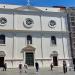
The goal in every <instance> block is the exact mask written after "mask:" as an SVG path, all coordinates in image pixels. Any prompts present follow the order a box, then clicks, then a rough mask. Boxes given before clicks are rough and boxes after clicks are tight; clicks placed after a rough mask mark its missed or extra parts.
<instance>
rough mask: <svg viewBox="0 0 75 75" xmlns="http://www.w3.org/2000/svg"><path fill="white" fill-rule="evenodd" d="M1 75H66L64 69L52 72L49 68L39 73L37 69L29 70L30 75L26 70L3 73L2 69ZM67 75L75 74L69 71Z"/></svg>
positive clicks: (11, 70) (55, 69)
mask: <svg viewBox="0 0 75 75" xmlns="http://www.w3.org/2000/svg"><path fill="white" fill-rule="evenodd" d="M0 75H64V73H63V71H62V68H54V69H53V71H50V69H49V68H42V69H40V70H39V72H36V71H35V69H33V68H29V70H28V73H25V72H24V70H23V71H22V73H20V72H19V70H18V69H7V71H2V70H1V69H0ZM65 75H75V72H74V71H73V70H72V71H68V72H67V73H66V74H65Z"/></svg>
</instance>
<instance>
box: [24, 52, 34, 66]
mask: <svg viewBox="0 0 75 75" xmlns="http://www.w3.org/2000/svg"><path fill="white" fill-rule="evenodd" d="M26 53H33V54H34V65H35V52H34V51H25V52H24V64H26ZM34 65H33V67H34Z"/></svg>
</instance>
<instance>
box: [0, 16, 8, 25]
mask: <svg viewBox="0 0 75 75" xmlns="http://www.w3.org/2000/svg"><path fill="white" fill-rule="evenodd" d="M6 23H7V19H6V18H5V17H1V18H0V25H5V24H6Z"/></svg>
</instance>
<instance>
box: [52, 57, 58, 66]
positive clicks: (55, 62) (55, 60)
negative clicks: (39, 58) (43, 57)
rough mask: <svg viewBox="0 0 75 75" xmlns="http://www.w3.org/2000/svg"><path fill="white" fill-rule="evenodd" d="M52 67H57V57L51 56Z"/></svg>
mask: <svg viewBox="0 0 75 75" xmlns="http://www.w3.org/2000/svg"><path fill="white" fill-rule="evenodd" d="M53 65H54V66H58V60H57V56H53Z"/></svg>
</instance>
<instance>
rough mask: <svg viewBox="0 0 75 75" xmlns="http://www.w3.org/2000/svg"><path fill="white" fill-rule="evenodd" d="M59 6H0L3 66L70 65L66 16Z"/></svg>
mask: <svg viewBox="0 0 75 75" xmlns="http://www.w3.org/2000/svg"><path fill="white" fill-rule="evenodd" d="M62 10H63V9H61V8H56V7H32V6H16V5H0V64H2V63H7V67H8V68H17V67H18V65H19V63H22V64H23V65H24V64H25V63H26V64H28V66H33V67H34V66H35V62H36V61H37V62H38V63H39V66H40V67H49V66H50V64H51V63H53V64H54V66H62V62H63V60H66V62H67V65H68V66H69V65H70V64H71V61H72V59H71V52H70V42H69V31H68V24H67V14H66V12H65V11H62Z"/></svg>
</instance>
